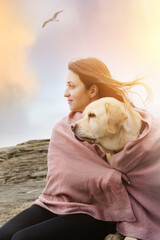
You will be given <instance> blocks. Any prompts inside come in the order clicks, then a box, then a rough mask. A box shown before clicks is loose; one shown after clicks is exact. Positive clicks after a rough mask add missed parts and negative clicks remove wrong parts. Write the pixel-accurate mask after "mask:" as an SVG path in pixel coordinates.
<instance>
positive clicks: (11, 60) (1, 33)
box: [0, 0, 160, 148]
mask: <svg viewBox="0 0 160 240" xmlns="http://www.w3.org/2000/svg"><path fill="white" fill-rule="evenodd" d="M60 10H63V12H62V13H60V14H59V15H58V17H57V19H59V22H51V23H48V24H47V25H46V26H45V27H44V28H42V25H43V22H44V21H46V20H48V19H49V18H51V17H52V16H53V15H54V13H55V12H57V11H60ZM159 12H160V1H159V0H154V1H152V0H67V1H66V0H45V1H44V0H34V1H32V0H27V1H26V0H14V1H10V0H0V16H1V18H0V148H1V147H7V146H14V145H16V144H18V143H22V142H25V141H28V140H31V139H48V138H50V137H51V132H52V129H53V127H54V125H55V124H56V122H57V121H59V120H60V119H61V118H63V117H64V116H66V115H67V114H68V113H69V107H68V104H67V101H66V99H65V98H64V96H63V94H64V90H65V81H66V76H67V72H68V69H67V64H68V62H69V61H70V60H73V59H77V58H84V57H97V58H99V59H100V60H102V61H103V62H104V63H105V64H106V65H107V67H108V68H109V70H110V72H111V74H112V76H113V77H114V78H115V79H117V80H119V81H131V80H134V79H136V78H139V77H144V80H143V82H145V83H147V84H148V85H149V87H150V88H151V90H152V93H153V97H152V100H151V102H150V103H148V104H146V105H144V103H143V101H142V100H141V99H140V97H137V95H133V100H134V102H135V104H136V105H137V106H138V107H142V108H146V109H147V110H148V111H150V112H151V113H152V114H153V115H155V116H157V117H160V107H159V105H160V101H159V90H160V80H159V79H160V71H159V63H160V14H159ZM135 90H136V91H137V92H138V94H139V95H140V96H141V97H142V98H143V99H145V97H146V95H145V92H144V90H143V88H142V87H139V88H135Z"/></svg>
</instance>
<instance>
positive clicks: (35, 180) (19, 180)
mask: <svg viewBox="0 0 160 240" xmlns="http://www.w3.org/2000/svg"><path fill="white" fill-rule="evenodd" d="M48 145H49V139H42V140H31V141H27V142H24V143H21V144H17V145H16V146H13V147H6V148H0V225H2V224H3V223H5V222H6V221H8V220H9V219H10V218H12V217H13V216H14V215H15V214H17V213H18V212H20V211H21V210H23V209H24V208H26V207H28V206H30V204H31V203H32V202H33V201H34V200H35V199H36V198H37V197H38V196H39V194H40V193H41V192H42V190H43V188H44V186H45V184H46V174H47V152H48Z"/></svg>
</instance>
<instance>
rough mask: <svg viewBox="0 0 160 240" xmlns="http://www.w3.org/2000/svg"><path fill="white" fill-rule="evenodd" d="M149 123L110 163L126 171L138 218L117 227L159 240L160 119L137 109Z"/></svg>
mask: <svg viewBox="0 0 160 240" xmlns="http://www.w3.org/2000/svg"><path fill="white" fill-rule="evenodd" d="M138 111H139V113H140V114H141V115H142V117H143V118H145V120H146V122H147V123H148V125H147V127H146V128H145V130H144V131H143V133H142V135H141V136H140V138H139V139H138V140H135V141H131V142H129V143H128V144H127V145H126V146H125V148H124V149H123V150H122V151H121V152H119V153H117V154H115V155H114V156H113V157H112V160H111V166H112V167H113V168H115V169H119V170H120V171H123V172H125V173H127V175H128V177H129V179H130V181H131V185H130V186H129V185H127V184H126V189H127V191H128V194H129V197H130V200H131V204H132V208H133V211H134V214H135V217H136V221H135V222H134V223H129V222H127V221H125V222H121V223H118V224H117V230H118V231H119V232H120V233H122V234H124V235H126V236H127V235H128V236H133V237H136V238H139V239H144V240H158V239H160V119H155V118H153V117H152V116H151V115H150V114H149V113H147V112H146V111H142V110H138Z"/></svg>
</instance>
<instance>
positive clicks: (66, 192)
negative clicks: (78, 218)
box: [34, 111, 160, 240]
mask: <svg viewBox="0 0 160 240" xmlns="http://www.w3.org/2000/svg"><path fill="white" fill-rule="evenodd" d="M140 113H141V114H142V116H143V117H144V118H145V120H146V122H147V123H148V125H147V127H146V129H145V130H144V131H143V133H142V135H141V136H140V138H139V139H138V140H135V141H132V142H129V143H128V144H127V145H126V147H125V148H124V149H123V150H122V151H121V152H119V153H117V154H115V155H114V156H113V158H112V160H111V166H110V165H109V164H108V163H107V162H106V161H105V160H104V159H103V157H104V154H102V153H101V152H100V151H99V153H98V152H97V150H96V147H95V145H90V144H88V143H87V142H79V141H78V140H77V139H75V137H74V136H73V133H72V132H71V128H70V124H71V123H72V122H75V121H77V120H78V119H80V118H81V117H82V115H81V114H80V113H75V114H73V113H71V114H70V115H69V116H68V117H66V118H64V119H62V120H61V121H60V122H59V123H58V124H57V125H56V126H55V127H54V129H53V132H52V137H51V140H50V144H49V151H48V175H47V185H46V187H45V189H44V190H43V192H42V194H41V195H40V197H39V199H37V200H36V202H34V204H38V205H40V206H42V207H44V208H46V209H48V210H50V211H52V212H55V213H57V214H71V213H86V214H89V215H91V216H93V217H95V218H97V219H100V220H105V221H117V222H119V223H118V224H117V230H118V231H119V232H120V233H122V234H124V235H128V236H133V237H137V238H140V239H143V240H158V239H160V210H159V206H160V121H159V120H156V119H153V118H152V117H151V115H150V114H149V113H147V112H145V111H140ZM121 172H125V173H127V175H128V176H129V179H130V181H131V185H130V186H129V185H127V184H125V186H124V184H123V183H122V180H121ZM127 191H128V193H127ZM132 210H133V211H134V214H133V211H132Z"/></svg>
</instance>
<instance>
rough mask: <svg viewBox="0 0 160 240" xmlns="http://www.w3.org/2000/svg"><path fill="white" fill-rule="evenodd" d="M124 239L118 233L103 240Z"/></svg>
mask: <svg viewBox="0 0 160 240" xmlns="http://www.w3.org/2000/svg"><path fill="white" fill-rule="evenodd" d="M123 239H124V237H123V236H122V235H121V234H120V233H115V234H109V235H108V236H107V237H105V239H104V240H123Z"/></svg>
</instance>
